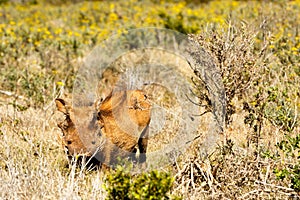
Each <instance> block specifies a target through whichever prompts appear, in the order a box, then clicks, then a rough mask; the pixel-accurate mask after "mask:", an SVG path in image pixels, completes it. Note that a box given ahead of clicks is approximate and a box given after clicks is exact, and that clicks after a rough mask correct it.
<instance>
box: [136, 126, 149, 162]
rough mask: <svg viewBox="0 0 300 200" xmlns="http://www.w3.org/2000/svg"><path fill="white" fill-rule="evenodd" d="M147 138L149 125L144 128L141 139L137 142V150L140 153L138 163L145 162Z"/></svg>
mask: <svg viewBox="0 0 300 200" xmlns="http://www.w3.org/2000/svg"><path fill="white" fill-rule="evenodd" d="M148 136H149V125H147V126H146V128H145V129H144V130H143V132H142V134H141V137H140V138H139V141H138V148H139V151H140V155H139V162H140V163H144V162H146V151H147V146H148Z"/></svg>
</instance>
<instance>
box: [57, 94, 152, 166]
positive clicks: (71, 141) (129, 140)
mask: <svg viewBox="0 0 300 200" xmlns="http://www.w3.org/2000/svg"><path fill="white" fill-rule="evenodd" d="M55 102H56V106H57V109H58V110H59V111H60V112H62V113H63V114H64V115H65V120H64V121H63V122H61V123H59V124H58V126H59V128H60V129H61V130H62V132H63V143H64V145H65V147H66V149H67V153H68V155H69V156H72V155H78V154H79V155H80V154H81V155H82V154H84V155H87V156H88V157H91V156H94V157H96V158H97V160H99V161H102V162H103V164H105V165H112V164H114V163H116V162H117V160H118V159H117V157H121V158H124V157H130V158H131V159H132V160H133V161H139V162H141V163H143V162H145V161H146V154H145V153H146V150H147V144H148V130H149V123H150V112H151V110H150V109H151V105H150V103H149V101H148V100H147V96H146V95H145V94H144V93H143V91H141V90H128V91H117V92H113V93H111V94H110V95H109V96H107V97H106V98H105V99H104V100H103V101H102V102H101V101H100V100H99V101H96V102H95V105H94V106H85V107H81V108H76V109H72V108H71V107H70V106H68V105H67V103H66V102H65V101H64V100H63V99H56V101H55ZM88 113H90V114H88ZM81 116H84V117H81ZM79 117H80V119H76V118H79ZM137 150H139V160H137V159H136V152H137Z"/></svg>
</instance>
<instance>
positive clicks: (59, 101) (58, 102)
mask: <svg viewBox="0 0 300 200" xmlns="http://www.w3.org/2000/svg"><path fill="white" fill-rule="evenodd" d="M55 104H56V108H57V110H58V111H60V112H62V113H64V114H65V115H67V114H68V113H69V112H68V109H67V107H66V102H65V100H63V99H59V98H58V99H55Z"/></svg>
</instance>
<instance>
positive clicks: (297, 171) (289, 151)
mask: <svg viewBox="0 0 300 200" xmlns="http://www.w3.org/2000/svg"><path fill="white" fill-rule="evenodd" d="M276 146H277V147H278V148H279V150H280V151H281V152H282V153H283V155H282V156H284V157H290V158H292V159H297V160H298V159H299V157H300V155H299V150H300V135H297V136H295V137H290V136H286V139H284V140H282V141H281V142H279V143H277V145H276ZM279 157H280V156H279ZM296 163H297V164H289V165H284V166H283V167H281V168H279V167H278V168H275V169H274V171H273V172H274V173H275V175H276V178H277V179H279V180H284V179H285V180H287V181H288V182H289V183H290V184H291V188H293V189H294V190H295V191H296V192H300V162H299V160H298V161H297V162H296Z"/></svg>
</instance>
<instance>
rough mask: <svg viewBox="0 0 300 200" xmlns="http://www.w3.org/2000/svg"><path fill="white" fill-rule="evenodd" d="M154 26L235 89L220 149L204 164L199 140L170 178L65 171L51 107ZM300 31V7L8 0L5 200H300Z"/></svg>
mask: <svg viewBox="0 0 300 200" xmlns="http://www.w3.org/2000/svg"><path fill="white" fill-rule="evenodd" d="M149 26H150V27H161V28H169V29H173V30H177V31H179V32H182V33H185V34H191V35H190V37H191V38H192V39H193V41H195V42H197V43H199V44H200V45H201V46H203V47H204V48H205V49H206V50H207V51H208V52H209V53H210V54H211V55H212V56H213V57H214V59H215V62H216V64H217V66H218V67H219V68H220V70H221V74H222V80H223V84H224V87H225V91H226V101H227V105H226V126H225V129H224V133H223V134H224V138H223V140H222V141H221V142H220V144H219V145H218V147H217V148H216V149H215V150H214V151H213V152H212V153H211V154H210V155H209V157H208V158H206V159H202V158H201V156H200V155H199V154H197V152H198V149H197V148H198V145H197V142H198V141H194V144H193V145H191V150H190V151H189V154H186V155H184V156H181V157H180V158H179V159H178V161H177V162H176V163H174V166H166V168H165V169H164V170H165V171H168V173H164V172H157V171H153V172H151V173H150V172H149V174H141V175H130V174H129V172H127V171H126V170H125V169H120V168H118V169H117V170H116V171H115V172H113V171H111V172H109V173H105V172H103V171H89V170H85V169H83V168H81V167H78V166H76V165H75V164H74V165H72V163H71V164H68V160H67V159H66V156H65V154H64V151H63V148H62V145H61V144H60V143H59V141H60V140H59V138H60V137H61V132H60V130H59V129H58V127H57V125H56V119H57V116H56V114H54V113H55V103H54V99H55V98H56V97H58V96H60V95H61V94H64V95H66V96H70V95H71V94H72V85H73V81H74V79H75V77H76V72H77V70H78V68H79V67H80V63H81V61H82V59H83V57H84V56H85V55H86V54H88V53H89V52H90V51H91V50H92V49H93V47H95V46H96V45H97V44H99V43H101V41H103V40H105V39H106V38H107V37H109V36H110V35H111V34H113V33H118V32H121V31H123V30H125V29H129V28H140V27H149ZM299 31H300V1H298V0H296V1H262V2H261V1H200V2H198V1H186V2H182V1H180V2H179V1H178V2H177V1H175V2H173V1H154V0H152V1H150V0H148V1H138V0H130V1H112V2H109V1H60V0H51V1H37V0H28V1H7V0H2V1H1V0H0V38H1V40H0V113H1V114H0V180H1V188H2V189H1V192H0V198H3V199H10V198H24V199H36V198H43V199H45V198H46V199H57V198H63V199H79V198H82V199H105V198H108V199H113V198H114V197H120V196H121V197H122V196H123V198H124V199H126V198H127V199H129V198H130V199H134V198H135V199H148V198H153V199H155V197H156V198H174V199H176V198H179V197H182V198H183V199H220V198H221V199H238V198H240V199H254V198H255V199H257V198H263V199H265V198H268V199H269V198H272V199H286V198H295V199H298V198H299V196H298V194H300V167H299V166H300V162H299V161H300V160H299V150H300V137H299V135H300V126H299V125H300V117H299V110H300V33H299ZM199 98H200V100H201V101H209V100H208V99H207V98H206V96H205V94H203V95H202V94H201V91H200V92H199ZM207 103H209V102H207ZM74 159H76V158H74ZM144 183H147V184H144ZM104 185H105V186H104ZM145 185H146V187H145ZM151 190H153V192H149V191H151ZM118 195H120V196H118ZM151 195H152V196H151ZM154 195H155V196H154Z"/></svg>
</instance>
